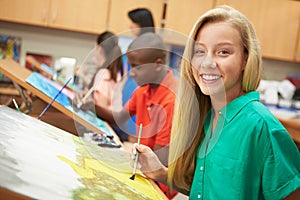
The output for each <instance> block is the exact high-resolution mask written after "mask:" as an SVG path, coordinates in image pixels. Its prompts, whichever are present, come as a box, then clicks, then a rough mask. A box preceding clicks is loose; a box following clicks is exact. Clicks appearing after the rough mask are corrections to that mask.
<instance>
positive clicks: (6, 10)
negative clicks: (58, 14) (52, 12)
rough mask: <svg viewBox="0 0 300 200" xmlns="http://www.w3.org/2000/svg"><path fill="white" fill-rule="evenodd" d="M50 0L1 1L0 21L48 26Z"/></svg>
mask: <svg viewBox="0 0 300 200" xmlns="http://www.w3.org/2000/svg"><path fill="white" fill-rule="evenodd" d="M49 5H50V0H38V1H36V0H26V1H24V0H1V1H0V20H5V21H11V22H17V23H26V24H33V25H43V26H44V25H46V23H47V16H48V8H49Z"/></svg>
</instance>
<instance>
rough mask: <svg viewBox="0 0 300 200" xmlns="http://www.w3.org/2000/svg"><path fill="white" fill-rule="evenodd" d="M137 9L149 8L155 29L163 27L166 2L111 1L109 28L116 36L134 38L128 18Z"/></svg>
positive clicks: (161, 0)
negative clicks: (128, 14)
mask: <svg viewBox="0 0 300 200" xmlns="http://www.w3.org/2000/svg"><path fill="white" fill-rule="evenodd" d="M135 8H147V9H149V10H150V11H151V13H152V15H153V19H154V24H155V27H161V20H162V16H163V8H164V0H111V6H110V14H109V22H108V28H109V30H111V31H112V32H114V33H115V34H121V35H124V36H130V37H132V35H131V33H130V30H129V25H130V20H129V18H128V16H127V13H128V11H130V10H133V9H135Z"/></svg>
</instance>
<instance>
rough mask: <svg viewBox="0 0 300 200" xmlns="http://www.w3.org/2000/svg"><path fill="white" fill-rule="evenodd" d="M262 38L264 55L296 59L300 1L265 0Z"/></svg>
mask: <svg viewBox="0 0 300 200" xmlns="http://www.w3.org/2000/svg"><path fill="white" fill-rule="evenodd" d="M263 2H264V5H263V8H264V12H263V14H264V15H263V18H262V19H263V20H262V22H261V24H260V26H261V28H260V31H261V33H260V40H261V43H262V53H263V56H264V57H267V58H273V59H280V60H285V61H295V59H296V46H297V43H296V42H297V41H298V39H297V38H298V37H299V34H298V33H297V32H298V26H299V16H300V2H296V1H286V0H277V1H273V0H264V1H263Z"/></svg>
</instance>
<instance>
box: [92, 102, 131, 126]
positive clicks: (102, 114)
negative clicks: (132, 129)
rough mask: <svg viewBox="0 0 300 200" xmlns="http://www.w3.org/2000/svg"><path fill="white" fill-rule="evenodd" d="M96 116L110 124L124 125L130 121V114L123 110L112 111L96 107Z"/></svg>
mask: <svg viewBox="0 0 300 200" xmlns="http://www.w3.org/2000/svg"><path fill="white" fill-rule="evenodd" d="M95 111H96V115H97V116H98V117H99V118H101V119H103V120H104V121H106V122H108V123H110V124H116V125H118V124H123V123H125V122H126V121H127V120H128V119H130V117H131V115H130V113H129V112H128V111H127V110H125V109H124V108H122V110H121V111H112V110H110V109H107V108H104V107H101V106H98V105H95Z"/></svg>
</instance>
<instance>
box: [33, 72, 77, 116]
mask: <svg viewBox="0 0 300 200" xmlns="http://www.w3.org/2000/svg"><path fill="white" fill-rule="evenodd" d="M71 80H72V77H71V78H69V80H68V81H67V82H66V83H65V84H64V85H63V87H62V88H61V89H60V90H59V92H58V93H57V94H56V95H55V97H54V98H53V99H52V100H51V102H50V103H49V104H48V105H47V106H46V108H45V109H44V110H43V112H42V113H41V114H40V115H39V116H38V119H41V118H42V116H43V115H44V113H45V112H46V111H47V110H48V109H49V108H50V106H51V105H52V104H53V102H54V101H55V99H56V98H57V97H58V96H59V95H60V93H61V92H62V91H63V89H64V88H65V87H66V86H67V85H68V84H69V82H70V81H71Z"/></svg>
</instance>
